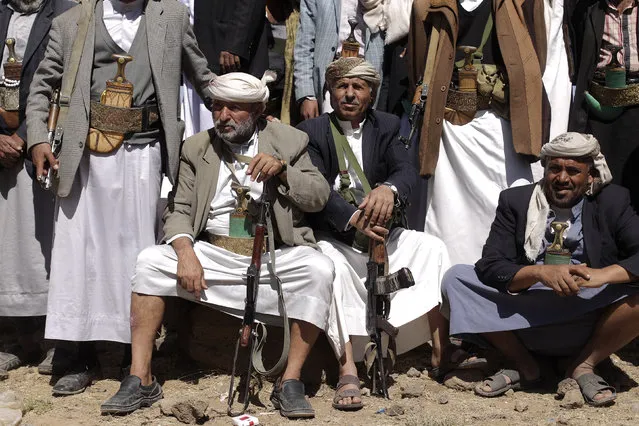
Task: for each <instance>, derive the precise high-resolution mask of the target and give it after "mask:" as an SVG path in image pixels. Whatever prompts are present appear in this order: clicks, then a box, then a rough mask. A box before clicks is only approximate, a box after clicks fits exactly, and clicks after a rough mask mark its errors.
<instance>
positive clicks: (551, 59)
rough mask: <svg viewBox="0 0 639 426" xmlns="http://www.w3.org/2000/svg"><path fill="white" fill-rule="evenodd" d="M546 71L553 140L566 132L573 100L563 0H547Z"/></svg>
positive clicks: (545, 5) (545, 12) (551, 136)
mask: <svg viewBox="0 0 639 426" xmlns="http://www.w3.org/2000/svg"><path fill="white" fill-rule="evenodd" d="M544 17H545V22H546V40H547V45H548V49H547V53H546V69H545V70H544V76H543V81H544V88H545V89H546V94H547V95H548V101H549V102H550V139H551V140H552V139H554V138H555V137H556V136H559V135H560V134H562V133H564V132H566V130H567V129H568V118H569V114H570V102H571V100H572V83H571V81H570V71H569V69H568V54H567V53H566V44H565V42H564V0H552V1H551V0H544Z"/></svg>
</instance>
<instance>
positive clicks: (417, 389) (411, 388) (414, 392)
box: [401, 383, 424, 398]
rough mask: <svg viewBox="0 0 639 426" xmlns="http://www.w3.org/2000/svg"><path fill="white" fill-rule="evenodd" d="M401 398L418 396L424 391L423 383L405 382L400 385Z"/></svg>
mask: <svg viewBox="0 0 639 426" xmlns="http://www.w3.org/2000/svg"><path fill="white" fill-rule="evenodd" d="M401 391H402V398H419V397H420V396H422V394H423V393H424V384H423V383H407V384H405V385H403V386H402V387H401Z"/></svg>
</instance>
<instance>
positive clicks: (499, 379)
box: [483, 369, 520, 392]
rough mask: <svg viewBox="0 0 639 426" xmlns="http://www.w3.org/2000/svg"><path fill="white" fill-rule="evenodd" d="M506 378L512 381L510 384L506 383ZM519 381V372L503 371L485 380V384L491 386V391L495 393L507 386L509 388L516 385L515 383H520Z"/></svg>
mask: <svg viewBox="0 0 639 426" xmlns="http://www.w3.org/2000/svg"><path fill="white" fill-rule="evenodd" d="M506 377H508V378H509V379H510V383H508V382H506ZM519 380H520V376H519V371H517V370H509V369H503V370H499V371H498V372H497V373H495V374H493V375H492V376H490V377H487V378H486V379H484V381H483V383H484V384H485V385H488V386H490V391H491V392H494V391H496V390H499V389H502V388H504V387H505V386H508V385H509V384H510V385H514V384H515V383H518V382H519ZM493 385H494V386H493Z"/></svg>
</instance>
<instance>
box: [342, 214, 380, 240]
mask: <svg viewBox="0 0 639 426" xmlns="http://www.w3.org/2000/svg"><path fill="white" fill-rule="evenodd" d="M348 223H350V225H351V226H354V227H355V228H357V229H358V230H360V231H361V232H362V234H364V235H366V236H367V237H369V238H372V239H373V240H375V241H380V242H381V241H384V238H385V237H386V235H388V229H386V228H384V227H383V226H379V225H374V224H373V223H372V222H371V221H370V220H368V219H366V215H365V213H364V210H358V211H356V212H355V214H353V216H351V220H350V221H349V222H348Z"/></svg>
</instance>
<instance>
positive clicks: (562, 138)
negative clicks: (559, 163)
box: [524, 132, 612, 262]
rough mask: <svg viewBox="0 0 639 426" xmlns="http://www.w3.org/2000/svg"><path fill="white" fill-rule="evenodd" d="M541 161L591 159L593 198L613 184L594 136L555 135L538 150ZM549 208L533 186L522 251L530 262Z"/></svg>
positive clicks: (538, 184) (539, 184)
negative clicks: (605, 186) (555, 158)
mask: <svg viewBox="0 0 639 426" xmlns="http://www.w3.org/2000/svg"><path fill="white" fill-rule="evenodd" d="M540 157H541V161H542V163H544V164H545V163H546V161H547V160H548V159H549V158H554V157H560V158H584V157H591V158H592V160H593V163H594V167H595V169H596V170H597V171H598V172H599V176H598V177H596V178H595V182H593V184H592V186H591V187H590V189H589V190H588V192H587V194H588V195H595V194H596V193H597V192H598V191H599V190H600V189H601V187H603V186H604V185H607V184H609V183H610V182H611V181H612V173H611V172H610V169H609V168H608V163H606V157H604V155H603V154H602V153H601V147H600V146H599V142H598V141H597V139H596V138H595V137H594V136H593V135H588V134H583V133H576V132H568V133H563V134H561V135H559V136H557V137H556V138H555V139H553V140H552V141H550V142H548V143H547V144H545V145H544V146H542V147H541V154H540ZM549 210H550V205H549V204H548V200H547V199H546V194H544V190H543V187H542V183H541V182H539V183H537V185H535V189H534V191H533V195H532V197H531V198H530V203H529V204H528V214H527V216H526V232H525V234H524V251H525V252H526V257H527V258H528V260H530V261H531V262H534V261H535V260H536V259H537V255H538V254H539V250H540V248H541V245H542V239H543V237H544V234H545V232H546V221H547V218H548V212H549Z"/></svg>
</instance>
